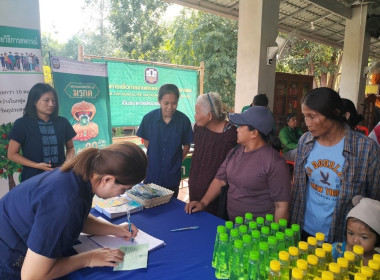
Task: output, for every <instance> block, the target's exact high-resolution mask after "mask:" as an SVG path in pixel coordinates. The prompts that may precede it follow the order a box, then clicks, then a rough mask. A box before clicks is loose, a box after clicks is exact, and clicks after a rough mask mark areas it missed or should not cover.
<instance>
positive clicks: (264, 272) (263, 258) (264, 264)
mask: <svg viewBox="0 0 380 280" xmlns="http://www.w3.org/2000/svg"><path fill="white" fill-rule="evenodd" d="M259 254H260V260H259V271H260V275H259V278H258V279H259V280H267V279H268V273H269V248H268V243H267V242H260V243H259Z"/></svg>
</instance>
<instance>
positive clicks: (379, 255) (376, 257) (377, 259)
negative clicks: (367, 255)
mask: <svg viewBox="0 0 380 280" xmlns="http://www.w3.org/2000/svg"><path fill="white" fill-rule="evenodd" d="M372 259H373V260H375V261H377V262H380V254H373V257H372Z"/></svg>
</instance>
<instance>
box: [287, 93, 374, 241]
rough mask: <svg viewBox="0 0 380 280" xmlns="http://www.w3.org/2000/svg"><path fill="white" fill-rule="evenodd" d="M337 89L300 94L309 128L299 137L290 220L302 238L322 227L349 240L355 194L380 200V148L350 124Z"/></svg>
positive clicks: (332, 237) (331, 235)
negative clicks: (349, 218) (347, 221)
mask: <svg viewBox="0 0 380 280" xmlns="http://www.w3.org/2000/svg"><path fill="white" fill-rule="evenodd" d="M345 111H346V110H345V108H344V106H343V102H342V99H341V98H340V96H339V94H338V93H336V92H335V91H334V90H332V89H330V88H316V89H314V90H312V91H310V92H309V93H308V94H306V95H305V96H304V97H303V99H302V113H303V115H304V116H305V123H306V126H307V128H308V130H309V132H307V133H305V134H304V135H303V136H302V137H301V138H300V140H299V142H298V151H297V157H296V163H295V170H294V194H293V200H292V204H291V205H292V210H291V220H292V222H293V223H297V224H299V225H300V226H301V228H302V229H303V232H302V233H303V236H302V238H303V239H306V238H307V237H308V236H309V235H315V233H316V232H322V233H324V234H325V236H326V241H328V242H335V241H342V240H345V239H346V236H345V228H346V224H345V219H346V216H347V214H348V212H349V211H350V209H351V208H352V205H351V200H352V198H353V197H354V196H355V195H362V196H364V197H369V198H372V199H377V200H379V199H380V153H379V148H378V147H377V145H376V144H375V142H374V141H372V139H369V138H368V137H365V136H364V135H362V134H360V133H356V132H354V131H352V130H351V129H350V127H349V126H348V125H347V123H346V122H347V119H346V118H345V114H344V113H345Z"/></svg>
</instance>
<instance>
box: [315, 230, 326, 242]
mask: <svg viewBox="0 0 380 280" xmlns="http://www.w3.org/2000/svg"><path fill="white" fill-rule="evenodd" d="M315 238H316V239H317V240H318V241H322V242H323V241H325V235H324V234H323V233H322V232H317V233H316V234H315Z"/></svg>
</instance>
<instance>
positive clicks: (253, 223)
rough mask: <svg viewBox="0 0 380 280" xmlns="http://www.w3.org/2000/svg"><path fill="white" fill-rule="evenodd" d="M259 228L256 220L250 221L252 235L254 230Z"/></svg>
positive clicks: (249, 231) (249, 226)
mask: <svg viewBox="0 0 380 280" xmlns="http://www.w3.org/2000/svg"><path fill="white" fill-rule="evenodd" d="M255 229H257V223H256V222H255V221H250V222H249V223H248V234H249V235H251V234H252V231H253V230H255Z"/></svg>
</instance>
